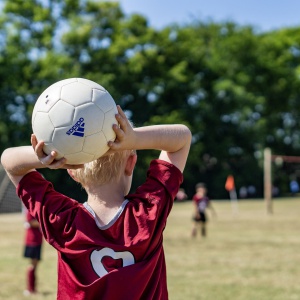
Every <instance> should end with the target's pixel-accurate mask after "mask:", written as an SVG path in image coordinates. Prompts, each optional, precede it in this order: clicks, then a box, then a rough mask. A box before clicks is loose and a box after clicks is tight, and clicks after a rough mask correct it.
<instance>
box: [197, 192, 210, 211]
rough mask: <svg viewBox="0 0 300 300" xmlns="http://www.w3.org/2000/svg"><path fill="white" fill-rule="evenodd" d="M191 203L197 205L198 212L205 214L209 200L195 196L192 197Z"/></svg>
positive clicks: (205, 197)
mask: <svg viewBox="0 0 300 300" xmlns="http://www.w3.org/2000/svg"><path fill="white" fill-rule="evenodd" d="M193 201H194V202H195V203H196V204H197V207H198V210H199V212H205V210H206V208H207V207H208V206H209V198H208V197H207V196H204V197H200V196H198V195H197V194H195V195H194V196H193Z"/></svg>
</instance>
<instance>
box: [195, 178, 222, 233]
mask: <svg viewBox="0 0 300 300" xmlns="http://www.w3.org/2000/svg"><path fill="white" fill-rule="evenodd" d="M192 200H193V204H194V208H195V213H194V218H193V219H194V226H193V229H192V236H193V237H195V236H196V235H197V230H198V228H200V232H201V235H202V236H203V237H205V236H206V222H207V216H206V208H210V209H211V210H212V212H213V213H214V214H216V212H215V210H214V208H213V206H212V204H211V201H210V199H209V198H208V197H207V189H206V185H205V184H204V183H197V184H196V194H195V195H194V196H193V198H192Z"/></svg>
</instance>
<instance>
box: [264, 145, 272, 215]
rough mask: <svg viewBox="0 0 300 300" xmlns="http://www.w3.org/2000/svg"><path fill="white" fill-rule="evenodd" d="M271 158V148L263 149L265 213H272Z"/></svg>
mask: <svg viewBox="0 0 300 300" xmlns="http://www.w3.org/2000/svg"><path fill="white" fill-rule="evenodd" d="M271 172H272V160H271V149H270V148H266V149H265V150H264V198H265V203H266V207H267V213H268V214H272V213H273V207H272V175H271Z"/></svg>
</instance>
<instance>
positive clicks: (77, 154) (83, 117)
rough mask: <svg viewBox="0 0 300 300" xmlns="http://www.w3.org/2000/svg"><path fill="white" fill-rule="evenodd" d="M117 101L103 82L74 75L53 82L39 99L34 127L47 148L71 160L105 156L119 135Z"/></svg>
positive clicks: (33, 114) (60, 156)
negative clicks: (74, 76) (116, 133)
mask: <svg viewBox="0 0 300 300" xmlns="http://www.w3.org/2000/svg"><path fill="white" fill-rule="evenodd" d="M117 112H118V111H117V107H116V104H115V101H114V100H113V98H112V97H111V95H110V94H109V93H108V92H107V91H106V90H105V88H103V87H102V86H101V85H99V84H97V83H95V82H93V81H91V80H87V79H83V78H70V79H65V80H61V81H58V82H56V83H54V84H53V85H51V86H49V87H48V88H47V89H46V90H45V91H44V92H43V93H42V94H41V95H40V96H39V98H38V99H37V101H36V103H35V105H34V109H33V113H32V129H33V133H34V134H35V135H36V137H37V140H38V141H41V140H43V141H44V142H45V146H44V152H45V153H46V154H49V153H50V152H51V151H52V150H55V151H56V152H57V153H58V156H57V159H59V158H62V157H65V158H66V159H67V163H69V164H82V163H87V162H90V161H92V160H95V159H97V158H99V157H101V156H102V155H103V154H104V153H105V152H107V150H108V149H109V147H108V146H107V143H108V141H113V140H115V138H116V135H115V132H114V131H113V129H112V126H113V124H117V121H116V118H115V114H116V113H117Z"/></svg>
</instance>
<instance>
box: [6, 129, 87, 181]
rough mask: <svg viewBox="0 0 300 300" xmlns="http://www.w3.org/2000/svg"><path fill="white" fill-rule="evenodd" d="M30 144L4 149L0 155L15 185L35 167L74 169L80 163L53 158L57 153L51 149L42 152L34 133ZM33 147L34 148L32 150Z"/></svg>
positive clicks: (41, 143)
mask: <svg viewBox="0 0 300 300" xmlns="http://www.w3.org/2000/svg"><path fill="white" fill-rule="evenodd" d="M31 143H32V146H21V147H14V148H8V149H6V150H5V151H4V152H3V153H2V156H1V164H2V165H3V167H4V169H5V170H6V173H7V175H8V176H9V177H10V179H11V181H12V182H13V184H14V185H15V186H17V185H18V183H19V182H20V180H21V179H22V178H23V176H24V175H26V174H27V173H29V172H31V171H34V170H35V169H41V168H50V169H59V168H63V169H74V168H81V167H82V165H69V164H66V159H65V158H62V159H59V160H55V157H56V156H57V153H56V152H55V151H52V152H51V153H50V154H49V155H46V154H45V153H44V152H43V146H44V143H43V142H39V143H38V142H37V140H36V137H35V135H32V136H31ZM34 149H35V150H34Z"/></svg>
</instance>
